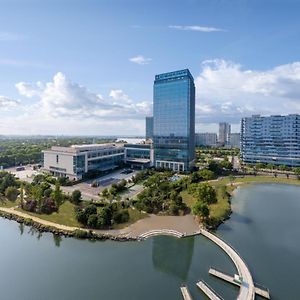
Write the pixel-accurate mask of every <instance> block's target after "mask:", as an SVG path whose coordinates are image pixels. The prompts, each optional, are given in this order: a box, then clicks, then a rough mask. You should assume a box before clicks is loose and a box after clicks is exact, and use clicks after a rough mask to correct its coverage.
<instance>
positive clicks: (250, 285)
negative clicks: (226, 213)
mask: <svg viewBox="0 0 300 300" xmlns="http://www.w3.org/2000/svg"><path fill="white" fill-rule="evenodd" d="M200 233H201V234H202V235H203V236H205V237H207V238H208V239H210V240H211V241H213V242H214V243H215V244H217V245H218V246H219V247H220V248H221V249H222V250H223V251H225V252H226V254H227V255H228V256H229V257H230V258H231V260H232V261H233V263H234V264H235V266H236V269H237V271H238V275H239V277H240V278H241V279H242V280H241V284H240V292H239V295H238V297H237V300H254V298H255V287H254V282H253V279H252V275H251V273H250V271H249V269H248V267H247V265H246V263H245V262H244V261H243V259H242V258H241V257H240V256H239V254H238V253H237V252H236V251H235V250H234V249H233V248H232V247H231V246H229V245H228V244H227V243H226V242H224V241H223V240H222V239H220V238H219V237H217V236H216V235H214V234H212V233H210V232H209V231H207V230H205V229H204V228H201V229H200Z"/></svg>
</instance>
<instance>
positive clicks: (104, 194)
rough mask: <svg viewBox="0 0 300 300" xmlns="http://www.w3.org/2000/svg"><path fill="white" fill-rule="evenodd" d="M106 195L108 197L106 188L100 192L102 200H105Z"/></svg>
mask: <svg viewBox="0 0 300 300" xmlns="http://www.w3.org/2000/svg"><path fill="white" fill-rule="evenodd" d="M108 195H109V191H108V189H107V188H105V189H104V190H103V191H102V196H103V197H104V198H107V197H108Z"/></svg>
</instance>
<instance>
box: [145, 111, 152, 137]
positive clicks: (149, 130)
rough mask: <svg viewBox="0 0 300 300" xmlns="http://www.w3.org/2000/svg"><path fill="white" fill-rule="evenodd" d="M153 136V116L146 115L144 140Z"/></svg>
mask: <svg viewBox="0 0 300 300" xmlns="http://www.w3.org/2000/svg"><path fill="white" fill-rule="evenodd" d="M152 138H153V117H146V140H148V139H152Z"/></svg>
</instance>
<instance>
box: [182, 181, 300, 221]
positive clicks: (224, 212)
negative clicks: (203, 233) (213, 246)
mask: <svg viewBox="0 0 300 300" xmlns="http://www.w3.org/2000/svg"><path fill="white" fill-rule="evenodd" d="M251 183H256V184H259V183H279V184H294V185H300V180H297V179H288V178H278V177H277V178H275V177H270V176H247V177H244V178H235V179H234V180H233V182H232V185H231V182H230V180H229V177H226V178H223V179H220V180H217V181H215V180H213V181H210V182H209V184H211V185H212V186H214V187H215V189H216V192H217V200H218V201H217V203H215V204H211V205H209V210H210V217H212V218H213V219H214V220H215V221H216V222H219V221H220V220H223V219H224V218H226V217H227V216H228V215H229V214H230V211H231V208H230V195H231V194H232V192H233V191H234V189H235V188H236V187H237V186H238V185H243V184H251ZM222 186H226V191H227V192H228V196H225V197H224V193H222V192H221V188H222ZM181 195H182V198H183V201H184V202H185V203H186V204H187V205H188V207H190V208H191V207H192V206H193V205H194V203H195V201H196V199H195V197H193V196H192V195H190V194H189V193H188V192H187V191H183V192H182V193H181Z"/></svg>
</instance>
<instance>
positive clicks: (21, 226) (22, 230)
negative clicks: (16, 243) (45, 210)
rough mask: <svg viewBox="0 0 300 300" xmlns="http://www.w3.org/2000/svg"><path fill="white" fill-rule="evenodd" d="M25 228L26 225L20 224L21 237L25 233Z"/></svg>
mask: <svg viewBox="0 0 300 300" xmlns="http://www.w3.org/2000/svg"><path fill="white" fill-rule="evenodd" d="M24 227H25V225H24V224H23V223H20V224H19V230H20V235H22V234H23V233H24Z"/></svg>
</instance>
